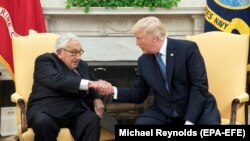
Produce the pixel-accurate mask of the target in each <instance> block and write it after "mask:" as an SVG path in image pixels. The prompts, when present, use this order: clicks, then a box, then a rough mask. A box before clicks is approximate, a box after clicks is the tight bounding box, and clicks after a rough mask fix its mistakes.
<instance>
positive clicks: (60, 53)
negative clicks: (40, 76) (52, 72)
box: [56, 49, 62, 59]
mask: <svg viewBox="0 0 250 141" xmlns="http://www.w3.org/2000/svg"><path fill="white" fill-rule="evenodd" d="M56 55H57V56H58V58H60V59H61V58H62V49H57V50H56Z"/></svg>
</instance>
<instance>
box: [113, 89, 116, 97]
mask: <svg viewBox="0 0 250 141" xmlns="http://www.w3.org/2000/svg"><path fill="white" fill-rule="evenodd" d="M113 88H114V95H113V99H117V88H116V87H113Z"/></svg>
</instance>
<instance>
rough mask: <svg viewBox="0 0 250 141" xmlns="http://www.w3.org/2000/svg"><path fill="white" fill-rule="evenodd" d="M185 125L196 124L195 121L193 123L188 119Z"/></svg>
mask: <svg viewBox="0 0 250 141" xmlns="http://www.w3.org/2000/svg"><path fill="white" fill-rule="evenodd" d="M184 125H194V123H192V122H190V121H187V120H186V122H185V124H184Z"/></svg>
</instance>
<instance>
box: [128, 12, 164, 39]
mask: <svg viewBox="0 0 250 141" xmlns="http://www.w3.org/2000/svg"><path fill="white" fill-rule="evenodd" d="M139 30H144V31H143V32H144V35H146V36H157V37H159V39H161V40H164V39H165V38H166V28H165V25H163V24H162V22H161V21H160V20H159V19H158V18H157V17H154V16H150V17H146V18H142V19H140V20H139V21H137V22H136V24H135V25H134V26H133V27H132V28H131V32H132V33H133V34H135V33H136V32H138V31H139Z"/></svg>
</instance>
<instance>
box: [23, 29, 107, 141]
mask: <svg viewBox="0 0 250 141" xmlns="http://www.w3.org/2000/svg"><path fill="white" fill-rule="evenodd" d="M55 47H56V49H55V50H56V51H55V53H45V54H42V55H40V56H38V58H37V59H36V61H35V70H34V83H33V88H32V92H31V95H30V97H29V101H28V110H27V117H28V126H29V127H31V128H33V130H34V133H35V141H56V137H57V135H58V132H59V130H60V128H61V127H67V128H69V129H70V132H71V134H72V136H73V137H74V139H75V140H76V141H99V136H100V118H102V117H103V113H104V105H103V103H102V99H101V96H100V95H99V94H98V93H97V92H96V91H95V90H94V89H91V87H94V86H95V87H97V86H98V87H102V86H103V85H105V81H93V80H95V79H94V77H93V76H92V75H91V73H90V72H89V70H88V65H87V63H86V62H84V61H83V60H81V55H82V54H83V52H84V50H83V47H82V46H81V44H80V41H79V39H78V37H77V36H75V35H73V34H69V33H68V34H62V35H61V36H60V37H59V38H58V39H57V42H56V45H55Z"/></svg>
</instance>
